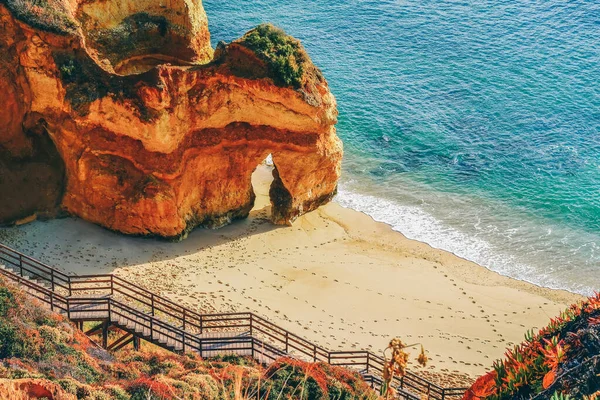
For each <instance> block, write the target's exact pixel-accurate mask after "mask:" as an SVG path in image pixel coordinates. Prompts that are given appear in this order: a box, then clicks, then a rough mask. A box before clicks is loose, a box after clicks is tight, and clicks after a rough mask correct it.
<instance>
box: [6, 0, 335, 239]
mask: <svg viewBox="0 0 600 400" xmlns="http://www.w3.org/2000/svg"><path fill="white" fill-rule="evenodd" d="M35 4H41V3H33V2H31V3H30V2H28V1H25V2H23V1H16V0H0V24H2V25H3V29H2V30H1V32H2V33H0V57H2V58H1V60H0V61H1V63H0V91H1V92H0V93H2V94H1V96H2V99H3V103H4V104H6V106H5V107H4V108H3V109H2V110H0V123H1V124H0V191H1V192H2V193H3V195H2V197H1V198H0V222H2V223H12V222H15V221H17V220H19V219H22V218H26V217H28V216H30V215H31V214H34V213H38V214H41V215H44V216H52V215H56V214H57V213H58V212H60V211H66V212H68V213H70V214H73V215H77V216H80V217H82V218H84V219H86V220H89V221H92V222H94V223H97V224H100V225H102V226H104V227H107V228H109V229H112V230H116V231H119V232H123V233H126V234H134V235H151V236H162V237H168V238H180V237H182V236H184V235H185V234H186V233H187V232H189V231H190V230H191V229H193V228H194V227H196V226H199V225H200V226H207V227H218V226H221V225H224V224H226V223H229V222H230V221H232V220H235V219H238V218H244V217H246V216H247V215H248V213H249V211H250V209H251V208H252V206H253V204H254V193H253V190H252V185H251V174H252V172H253V171H254V169H255V168H256V166H257V165H258V164H260V163H261V162H262V161H263V160H264V159H265V158H266V157H267V156H268V155H269V154H272V156H273V160H274V164H275V171H274V182H273V185H272V187H271V191H270V194H271V202H272V218H273V221H274V222H275V223H277V224H289V223H291V222H292V221H293V220H294V219H295V218H297V217H298V216H299V215H301V214H303V213H305V212H308V211H311V210H313V209H315V208H317V207H318V206H320V205H321V204H323V203H325V202H327V201H329V200H330V199H331V198H332V196H333V195H334V194H335V192H336V187H337V180H338V178H339V174H340V163H341V158H342V145H341V142H340V140H339V139H338V138H337V136H336V133H335V123H336V122H337V109H336V102H335V98H334V97H333V95H332V94H331V93H330V91H329V88H328V85H327V82H326V81H325V80H324V78H323V77H322V75H321V74H320V72H319V70H318V69H317V68H316V67H314V65H313V64H312V62H311V61H310V59H309V58H308V56H307V55H306V53H305V52H304V50H303V49H302V47H301V45H300V44H299V43H298V42H297V41H295V40H294V39H293V38H290V37H288V36H286V35H284V34H283V33H282V32H281V31H279V30H277V29H275V28H273V27H270V26H261V27H259V28H257V29H255V30H253V31H251V32H250V33H249V34H248V35H246V36H245V37H244V38H242V39H240V40H238V41H235V42H233V43H230V44H224V43H221V44H220V45H219V46H218V48H217V51H216V52H214V54H213V51H212V48H211V47H210V44H209V41H210V37H209V33H208V28H207V20H206V16H205V14H204V11H203V10H202V5H201V3H200V1H199V0H169V1H166V2H165V1H162V2H157V1H156V0H137V1H135V2H133V1H131V2H128V1H117V0H97V1H90V0H87V1H75V0H72V1H70V2H69V1H66V0H64V1H59V0H55V1H54V2H52V1H48V3H44V4H48V5H47V6H46V7H51V8H50V9H49V10H50V11H53V12H55V13H56V14H57V15H58V16H56V17H53V18H49V17H48V15H51V14H49V12H48V9H46V10H38V9H36V8H35V7H38V8H40V6H36V5H35ZM28 7H29V8H28ZM36 10H37V11H36ZM39 11H43V13H42V14H41V15H43V17H40V16H39Z"/></svg>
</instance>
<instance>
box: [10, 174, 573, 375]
mask: <svg viewBox="0 0 600 400" xmlns="http://www.w3.org/2000/svg"><path fill="white" fill-rule="evenodd" d="M269 181H270V170H269V169H268V167H266V166H261V167H259V169H258V170H257V172H256V173H255V175H254V187H255V190H256V192H257V202H256V206H255V209H254V210H253V212H252V213H251V216H250V218H248V219H247V220H244V221H239V222H236V223H234V224H232V225H230V226H227V227H225V228H222V229H219V230H214V231H213V230H204V229H199V230H196V231H194V232H193V233H192V234H190V236H189V237H188V239H187V240H185V241H183V242H181V243H168V242H164V241H158V240H152V239H140V238H130V237H124V236H122V235H119V234H116V233H112V232H109V231H107V230H105V229H102V228H99V227H97V226H94V225H92V224H89V223H86V222H84V221H81V220H77V219H71V218H68V219H61V220H54V221H49V222H34V223H32V224H27V225H23V226H19V227H13V228H3V229H0V242H2V243H6V244H7V245H9V246H11V247H14V248H16V249H18V250H20V251H22V252H24V253H26V254H29V255H32V256H33V257H36V258H38V259H41V260H43V261H44V262H47V263H49V264H50V265H53V266H56V267H59V268H61V269H64V270H65V271H69V272H74V273H77V274H91V273H108V272H113V273H116V274H118V275H120V276H122V277H124V278H126V279H130V280H132V281H134V282H136V283H138V284H140V285H143V286H145V287H147V288H148V289H152V290H155V291H158V292H160V293H162V295H164V296H168V297H169V298H171V299H173V300H175V301H177V302H179V303H180V304H183V305H187V306H189V307H191V308H194V309H198V310H201V311H205V312H213V311H218V312H228V311H246V310H251V311H254V312H256V313H258V314H260V315H263V316H264V317H266V318H268V319H270V320H272V321H273V322H276V323H278V324H280V325H282V326H284V327H285V328H287V329H289V330H291V331H293V332H296V333H298V334H300V335H304V336H305V337H306V338H308V339H310V340H313V341H316V342H318V343H319V344H321V345H322V346H325V347H327V348H330V349H332V350H335V349H348V350H351V349H360V348H369V349H371V350H373V351H375V352H380V351H381V350H382V349H383V348H384V347H385V346H386V345H387V343H388V341H389V340H390V339H391V338H392V337H395V336H398V337H400V338H402V339H403V340H404V341H406V342H410V343H414V342H419V343H422V344H423V345H424V347H425V349H426V350H427V351H428V353H429V357H430V360H431V363H430V365H429V366H428V367H426V369H427V370H429V371H431V372H444V373H457V374H466V375H469V376H471V377H476V376H478V375H480V374H482V373H484V372H485V371H487V370H489V368H490V367H491V364H492V361H493V360H495V359H496V358H499V357H501V356H502V355H503V353H504V349H505V348H506V347H509V346H513V345H514V344H516V343H519V342H521V341H522V339H523V335H524V333H525V331H526V330H528V329H532V328H533V329H538V328H540V327H542V326H543V325H545V324H546V323H547V322H548V320H549V318H550V317H552V316H555V315H556V314H558V313H559V312H560V311H561V310H562V309H564V308H565V307H566V306H567V305H568V304H570V303H573V302H575V301H577V300H579V299H580V296H578V295H574V294H571V293H568V292H564V291H556V290H550V289H544V288H540V287H537V286H533V285H530V284H528V283H525V282H520V281H516V280H513V279H509V278H506V277H503V276H500V275H498V274H496V273H494V272H491V271H489V270H487V269H485V268H483V267H481V266H478V265H476V264H474V263H471V262H469V261H466V260H463V259H461V258H459V257H456V256H454V255H453V254H450V253H448V252H445V251H441V250H436V249H433V248H431V247H430V246H428V245H426V244H423V243H420V242H417V241H413V240H409V239H407V238H405V237H404V236H403V235H402V234H400V233H398V232H395V231H393V230H392V229H391V228H390V227H389V226H387V225H385V224H382V223H377V222H374V221H373V220H372V219H371V218H370V217H368V216H366V215H364V214H361V213H359V212H356V211H353V210H349V209H345V208H342V207H341V206H339V205H338V204H336V203H332V204H329V205H327V206H325V207H322V208H321V209H319V210H317V211H315V212H312V213H310V214H308V215H306V216H303V217H301V218H300V219H298V220H297V221H296V222H295V223H294V225H293V226H292V227H278V226H274V225H272V224H271V223H270V222H269V220H268V215H269V210H268V209H269V204H268V197H267V195H268V184H269ZM413 353H414V356H415V357H416V355H417V353H418V350H414V351H413ZM413 358H414V357H413ZM411 369H413V370H420V367H418V366H417V365H416V363H413V365H412V366H411Z"/></svg>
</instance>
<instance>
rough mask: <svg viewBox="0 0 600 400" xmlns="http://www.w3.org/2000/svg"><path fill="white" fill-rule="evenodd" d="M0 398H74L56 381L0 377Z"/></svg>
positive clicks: (64, 399) (14, 399) (19, 399)
mask: <svg viewBox="0 0 600 400" xmlns="http://www.w3.org/2000/svg"><path fill="white" fill-rule="evenodd" d="M0 398H1V399H4V400H31V399H48V400H75V399H77V396H75V395H72V394H69V393H66V392H65V391H64V390H63V389H62V388H61V387H60V386H59V385H58V384H57V383H54V382H51V381H49V380H47V379H0Z"/></svg>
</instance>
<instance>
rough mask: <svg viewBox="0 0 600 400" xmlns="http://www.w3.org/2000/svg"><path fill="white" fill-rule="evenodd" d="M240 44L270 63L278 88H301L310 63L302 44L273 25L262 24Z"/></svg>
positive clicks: (245, 36)
mask: <svg viewBox="0 0 600 400" xmlns="http://www.w3.org/2000/svg"><path fill="white" fill-rule="evenodd" d="M240 43H241V44H242V45H243V46H245V47H247V48H248V49H250V50H252V51H253V52H255V53H256V54H257V55H258V56H259V57H260V58H261V59H262V60H263V61H265V62H266V63H267V65H268V66H269V68H270V70H271V72H272V73H273V79H274V81H275V83H276V84H278V85H281V86H292V87H294V88H296V89H299V88H300V87H301V86H302V80H303V76H304V73H305V72H306V71H307V66H308V64H309V63H310V59H309V57H308V55H307V54H306V51H305V50H304V47H303V46H302V44H301V43H300V41H298V40H297V39H294V38H293V37H291V36H289V35H287V34H286V33H285V32H284V31H283V30H282V29H279V28H277V27H275V26H273V25H271V24H262V25H259V26H257V27H256V28H254V29H253V30H251V31H250V32H248V33H246V34H245V35H244V37H242V39H241V40H240Z"/></svg>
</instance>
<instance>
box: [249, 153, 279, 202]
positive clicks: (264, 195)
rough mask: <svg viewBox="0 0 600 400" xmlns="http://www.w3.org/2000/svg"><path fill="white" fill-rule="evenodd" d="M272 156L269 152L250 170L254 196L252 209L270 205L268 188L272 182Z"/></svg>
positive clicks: (273, 166)
mask: <svg viewBox="0 0 600 400" xmlns="http://www.w3.org/2000/svg"><path fill="white" fill-rule="evenodd" d="M274 168H275V165H274V164H273V157H272V156H271V154H269V155H268V156H267V157H266V158H265V159H264V160H263V161H262V162H261V163H260V164H258V165H257V167H256V168H255V169H254V172H252V190H253V191H254V194H255V196H256V199H255V200H254V207H253V208H252V211H253V212H254V211H256V212H259V211H261V210H265V211H266V209H267V208H270V207H271V200H270V198H269V190H270V188H271V184H272V183H273V169H274Z"/></svg>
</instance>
